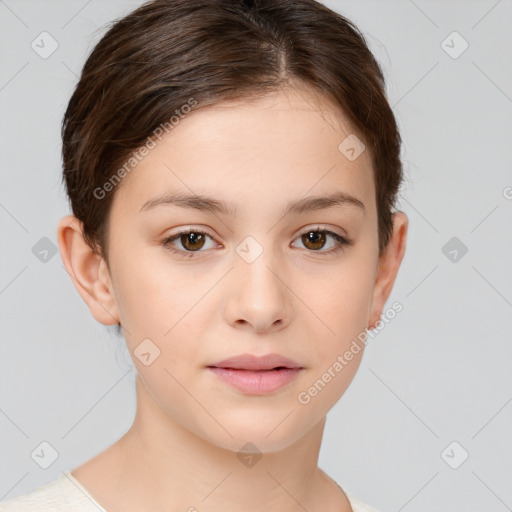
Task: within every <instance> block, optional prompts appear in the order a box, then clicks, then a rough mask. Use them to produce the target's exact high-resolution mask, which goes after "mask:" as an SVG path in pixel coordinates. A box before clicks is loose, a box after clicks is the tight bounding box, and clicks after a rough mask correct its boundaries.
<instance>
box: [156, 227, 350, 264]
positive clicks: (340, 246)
mask: <svg viewBox="0 0 512 512" xmlns="http://www.w3.org/2000/svg"><path fill="white" fill-rule="evenodd" d="M311 232H313V233H322V234H326V235H330V236H332V237H333V238H334V240H335V241H336V246H335V247H334V248H333V249H329V250H328V251H321V250H317V251H314V250H309V251H308V252H312V253H315V252H318V253H320V254H336V253H338V252H339V251H342V250H344V248H345V247H350V246H351V245H353V244H354V242H353V241H352V240H349V239H348V238H345V237H343V236H341V235H339V234H338V233H335V232H334V231H329V230H327V229H322V228H321V227H320V226H317V227H314V228H311V229H307V230H306V231H303V232H302V233H301V234H300V235H299V237H301V236H303V235H305V234H307V233H311ZM190 233H195V234H199V235H206V236H208V237H210V238H211V239H212V240H213V237H212V236H211V235H210V234H209V233H207V232H206V231H203V230H201V229H194V228H189V229H186V230H184V231H180V232H179V233H175V234H174V235H171V236H169V237H167V238H166V239H164V240H163V241H162V245H163V246H164V247H165V248H167V249H168V250H170V251H171V252H173V253H175V254H177V255H178V256H181V257H183V258H187V259H190V258H194V257H196V253H201V252H205V251H201V250H198V251H183V250H181V249H176V248H175V247H174V246H173V245H172V242H174V241H175V240H177V239H178V238H180V237H181V236H183V235H189V234H190ZM299 237H298V238H299Z"/></svg>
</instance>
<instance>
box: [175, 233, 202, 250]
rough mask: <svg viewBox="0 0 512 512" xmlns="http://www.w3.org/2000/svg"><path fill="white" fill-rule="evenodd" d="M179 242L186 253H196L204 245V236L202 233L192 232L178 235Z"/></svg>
mask: <svg viewBox="0 0 512 512" xmlns="http://www.w3.org/2000/svg"><path fill="white" fill-rule="evenodd" d="M179 238H180V242H181V244H182V245H183V247H184V248H185V249H186V250H187V251H197V250H198V249H201V248H202V247H203V245H204V241H205V236H204V234H203V233H198V232H195V231H194V232H192V233H185V234H182V235H180V237H179Z"/></svg>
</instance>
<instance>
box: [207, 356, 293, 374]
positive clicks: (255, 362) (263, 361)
mask: <svg viewBox="0 0 512 512" xmlns="http://www.w3.org/2000/svg"><path fill="white" fill-rule="evenodd" d="M208 366H214V367H217V368H232V369H234V370H273V369H274V368H279V367H284V368H302V366H301V365H300V364H298V363H296V362H295V361H292V360H291V359H288V358H287V357H284V356H281V355H279V354H265V355H262V356H255V355H252V354H242V355H239V356H235V357H230V358H228V359H224V360H222V361H219V362H218V363H214V364H211V365H208Z"/></svg>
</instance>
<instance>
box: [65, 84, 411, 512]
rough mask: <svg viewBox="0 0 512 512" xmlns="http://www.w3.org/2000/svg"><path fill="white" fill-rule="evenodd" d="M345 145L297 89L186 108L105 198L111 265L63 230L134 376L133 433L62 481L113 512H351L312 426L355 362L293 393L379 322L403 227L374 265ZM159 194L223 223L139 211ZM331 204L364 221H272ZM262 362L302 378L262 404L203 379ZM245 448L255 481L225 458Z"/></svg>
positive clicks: (75, 232) (77, 274)
mask: <svg viewBox="0 0 512 512" xmlns="http://www.w3.org/2000/svg"><path fill="white" fill-rule="evenodd" d="M320 108H321V109H322V111H320V110H319V109H320ZM350 133H355V132H354V130H353V129H351V128H350V125H349V124H348V123H347V122H346V120H345V119H344V117H343V116H342V114H341V113H340V112H339V111H337V112H334V107H333V105H332V104H330V103H328V102H327V101H324V100H322V99H320V98H319V97H318V96H317V95H314V94H313V93H311V92H308V91H307V90H305V89H304V90H299V89H288V90H281V91H279V92H278V93H275V94H272V95H269V96H266V97H264V98H260V99H258V100H253V101H245V102H233V103H230V104H226V103H224V104H220V105H216V106H214V107H207V108H205V109H198V110H197V111H192V112H191V113H190V114H189V115H188V116H187V117H185V118H184V119H183V120H182V121H181V122H180V124H179V125H178V126H176V127H175V129H174V130H173V131H172V132H171V133H170V134H168V135H165V137H164V138H163V139H162V141H160V142H159V143H158V144H157V146H156V147H155V148H154V149H152V150H151V151H150V152H149V154H148V155H147V156H146V157H145V158H144V159H143V160H142V161H141V162H140V163H139V164H138V165H137V166H136V167H135V168H134V169H133V170H132V172H131V174H129V175H128V176H126V177H125V178H124V181H123V183H122V184H121V185H120V186H118V189H117V190H116V191H115V196H114V201H113V204H112V211H111V224H110V232H109V248H110V252H109V264H110V265H109V266H107V264H106V262H105V261H104V260H103V259H101V258H99V257H98V256H96V255H95V254H94V253H93V251H92V250H91V249H90V247H89V246H88V245H87V244H86V243H85V242H84V240H83V238H82V234H81V233H82V231H81V223H80V222H79V221H78V219H76V218H75V217H73V216H70V215H68V216H66V217H64V218H63V219H62V220H61V221H60V223H59V225H58V231H57V234H58V242H59V248H60V252H61V256H62V259H63V263H64V265H65V267H66V269H67V271H68V273H69V275H70V276H71V277H72V279H73V283H74V285H75V287H76V288H77V290H78V292H79V293H80V295H81V296H82V298H83V299H84V301H85V302H86V303H87V305H88V307H89V309H90V311H91V313H92V315H93V316H94V318H95V319H96V320H97V321H98V322H100V323H101V324H104V325H113V324H116V323H118V322H121V324H122V326H123V334H124V338H125V340H126V343H127V346H128V349H129V351H130V353H131V355H132V359H133V362H134V365H135V367H136V370H137V381H136V382H137V386H136V393H137V412H136V416H135V419H134V422H133V425H132V427H131V428H130V429H129V430H128V432H127V433H126V434H125V435H124V436H123V437H122V438H121V439H120V440H119V441H117V442H116V443H115V444H114V445H112V446H110V447H109V448H108V449H107V450H105V451H104V452H102V453H100V454H99V455H97V456H96V457H94V458H93V459H91V460H89V461H87V462H86V463H85V464H83V465H81V466H79V467H78V468H76V469H74V470H73V471H72V474H73V476H74V477H75V478H76V479H77V480H78V481H79V482H81V483H82V485H83V486H84V487H85V488H86V489H87V490H88V491H89V492H90V493H91V494H92V496H93V497H94V498H95V499H96V500H97V501H98V503H99V504H100V505H102V506H103V507H104V508H106V509H107V510H109V511H110V512H132V511H133V512H135V511H137V512H144V511H148V512H149V511H154V510H166V511H190V512H192V511H195V510H197V511H199V512H206V511H208V512H220V511H222V512H225V511H226V510H235V509H236V507H237V506H238V508H239V509H240V510H244V511H247V512H252V511H261V510H266V511H276V512H277V511H279V512H292V511H293V512H295V511H297V510H303V509H305V510H307V511H308V512H314V511H320V510H321V511H323V512H325V511H333V512H334V511H338V512H339V511H343V512H349V511H350V510H351V507H350V504H349V502H348V500H347V498H346V495H345V494H344V493H343V492H342V491H341V490H340V489H339V488H338V487H337V486H336V484H335V483H334V481H333V480H332V479H331V478H330V477H328V476H327V475H326V474H325V473H324V472H323V471H322V470H321V469H320V468H319V467H318V464H317V462H318V455H319V451H320V446H321V441H322V436H323V431H324V425H325V420H326V414H327V412H328V411H329V409H331V408H332V407H333V405H334V404H335V403H336V402H337V401H338V399H339V398H340V397H341V396H342V395H343V393H344V392H345V390H346V389H347V387H348V386H349V385H350V383H351V381H352V379H353V377H354V375H355V373H356V371H357V369H358V367H359V364H360V362H361V357H362V354H363V350H361V351H360V352H359V353H357V354H356V355H354V357H353V359H352V360H351V361H350V362H349V363H348V364H347V365H346V366H345V367H344V368H343V371H341V372H339V373H338V374H337V375H336V377H335V378H333V379H332V380H331V382H329V383H328V385H326V386H325V388H324V389H323V390H322V391H321V392H320V393H318V394H317V396H315V397H313V398H312V399H311V401H310V402H309V403H308V404H301V403H300V402H299V401H298V399H297V396H298V394H299V392H301V391H304V390H308V388H310V386H311V385H312V384H313V383H314V382H315V381H316V380H317V379H319V377H320V376H321V375H322V374H323V373H324V371H325V370H326V369H327V368H328V367H330V366H332V364H333V363H334V361H336V358H337V357H338V355H340V354H343V353H344V352H345V351H346V350H347V349H348V348H349V346H350V344H351V343H352V341H353V340H354V339H355V338H356V337H357V335H358V334H359V333H361V332H362V331H364V330H365V328H371V327H374V326H375V323H376V322H377V321H378V320H379V318H380V315H381V314H382V312H383V310H384V307H385V305H386V301H387V299H388V297H389V295H390V293H391V290H392V287H393V283H394V281H395V278H396V275H397V272H398V269H399V266H400V264H401V261H402V258H403V256H404V252H405V245H406V235H407V226H408V219H407V216H406V215H405V214H404V213H402V212H397V213H395V214H394V216H393V221H394V224H393V233H392V237H391V240H390V242H389V244H388V245H387V247H386V250H385V251H384V253H383V254H382V255H381V256H380V257H379V254H378V234H377V226H378V223H377V210H376V208H377V205H376V202H375V188H374V181H373V176H372V168H371V161H370V155H369V151H368V150H367V151H364V152H363V153H362V154H361V155H360V156H359V157H358V158H357V159H355V160H354V161H350V160H349V159H347V158H346V156H345V155H344V154H342V153H341V152H340V151H339V150H338V146H339V144H340V142H341V141H342V140H343V139H345V137H346V136H347V135H348V134H350ZM164 192H169V193H173V192H182V193H184V194H192V195H196V194H197V195H207V196H209V197H213V198H215V199H217V200H220V201H227V202H233V203H235V204H236V216H232V215H228V214H224V213H212V212H208V211H200V210H196V209H190V208H183V207H179V206H176V205H159V206H156V207H154V208H151V209H148V210H146V211H140V210H141V208H142V206H143V204H144V203H145V202H146V201H148V200H150V199H153V198H155V197H157V196H160V195H161V194H163V193H164ZM333 192H344V193H346V194H349V195H351V196H353V197H355V198H356V199H358V200H360V201H361V202H362V203H363V204H364V209H363V208H361V207H358V206H356V205H354V204H351V203H343V204H341V205H338V206H331V207H329V208H325V209H316V210H311V211H306V212H303V213H299V214H297V213H290V214H288V215H285V216H283V215H282V212H283V211H284V208H285V207H286V205H287V204H288V203H289V202H292V201H295V200H299V199H303V198H309V197H313V196H315V197H316V196H327V195H330V194H332V193H333ZM319 227H320V228H321V229H326V230H329V231H332V232H334V233H337V234H339V235H341V236H345V237H348V238H349V239H350V240H352V241H353V244H352V245H350V246H344V247H341V249H340V250H338V251H337V252H331V253H328V252H327V251H329V250H330V249H333V248H335V247H336V240H335V239H334V238H333V237H332V236H331V235H326V238H325V241H324V243H323V245H322V244H321V242H317V243H316V245H315V244H314V243H313V242H310V243H308V241H307V239H306V240H304V237H301V235H302V234H304V233H308V232H309V231H314V230H318V228H319ZM187 228H197V229H200V230H201V231H206V232H207V234H208V236H207V237H206V239H205V241H204V244H203V245H201V243H199V242H197V241H195V242H192V243H191V244H190V245H188V246H187V247H188V249H189V250H188V251H187V247H185V246H184V245H183V241H184V240H185V242H186V237H185V236H183V237H181V238H180V237H178V238H177V239H176V240H175V241H173V242H172V247H174V248H175V249H176V250H178V251H180V250H181V251H182V253H184V254H185V255H188V254H190V253H193V257H192V258H190V259H189V258H185V257H180V256H178V255H177V254H175V253H173V252H171V250H170V249H169V248H168V247H166V246H165V245H164V244H163V242H164V240H165V239H166V238H167V237H169V236H171V235H173V234H176V233H178V232H180V231H184V230H186V229H187ZM249 236H250V237H252V238H253V239H254V240H255V241H257V244H259V247H261V249H262V253H261V255H260V256H259V257H258V258H256V259H255V260H254V261H252V262H251V263H248V262H247V261H245V260H244V259H243V258H242V257H241V256H240V255H239V254H238V253H237V251H236V249H237V247H238V246H239V245H240V244H241V243H242V242H243V241H244V240H245V239H246V237H249ZM316 247H317V249H316V250H315V248H316ZM190 248H192V249H190ZM194 249H196V250H194ZM144 339H150V340H152V343H154V345H155V346H157V347H158V348H159V349H160V355H159V357H157V358H156V359H155V360H154V361H153V362H152V363H151V364H150V365H148V366H146V365H144V364H143V363H142V362H141V361H140V360H139V359H138V357H136V356H135V355H134V350H135V349H136V348H137V346H139V344H140V343H141V342H142V340H144ZM376 342H378V341H377V340H376V341H374V342H373V343H376ZM270 352H275V353H278V354H281V355H284V356H286V357H289V358H291V359H293V360H295V361H297V362H300V364H301V365H302V366H303V367H304V369H303V370H302V371H301V373H300V374H299V375H298V376H297V378H296V379H295V380H293V381H292V382H290V383H288V384H287V385H285V386H284V387H283V388H280V389H279V390H277V391H275V392H272V393H270V394H268V395H263V396H251V395H248V394H245V393H243V392H241V391H239V390H236V389H234V388H231V387H230V386H229V385H228V384H226V383H225V382H223V381H221V380H220V379H219V378H218V377H217V376H216V375H215V374H213V373H212V372H211V371H209V370H208V369H207V368H206V366H207V365H209V364H212V363H214V362H216V361H219V360H221V359H225V358H227V357H232V356H235V355H239V354H243V353H250V354H255V355H260V354H265V353H270ZM247 442H251V443H252V444H253V445H255V446H256V447H257V448H258V450H259V452H261V454H262V458H261V459H260V460H259V461H258V462H257V463H256V464H255V465H253V466H252V467H247V466H245V465H244V464H242V463H241V462H240V460H239V459H238V458H237V452H238V451H239V450H240V448H241V447H242V446H244V445H245V444H246V443H247ZM340 455H341V454H340ZM342 459H343V458H342V457H340V460H342ZM299 504H300V505H299ZM302 507H303V508H302Z"/></svg>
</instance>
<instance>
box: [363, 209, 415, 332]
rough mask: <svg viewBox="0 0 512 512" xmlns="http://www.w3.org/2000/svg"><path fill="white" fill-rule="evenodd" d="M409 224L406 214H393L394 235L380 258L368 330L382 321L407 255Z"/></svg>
mask: <svg viewBox="0 0 512 512" xmlns="http://www.w3.org/2000/svg"><path fill="white" fill-rule="evenodd" d="M408 224H409V220H408V218H407V215H406V214H405V213H403V212H396V213H394V214H393V233H392V235H391V237H390V240H389V243H388V245H387V247H386V248H385V249H384V252H383V253H382V254H381V256H380V257H379V265H378V270H377V277H376V280H375V285H374V288H373V298H372V303H371V306H370V323H369V325H368V329H373V328H375V324H376V323H377V322H378V321H379V320H380V317H381V315H382V311H383V309H384V305H385V304H386V301H387V300H388V297H389V295H390V294H391V290H392V289H393V284H394V282H395V278H396V275H397V273H398V269H399V267H400V263H401V262H402V258H403V257H404V254H405V245H406V238H407V228H408Z"/></svg>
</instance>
